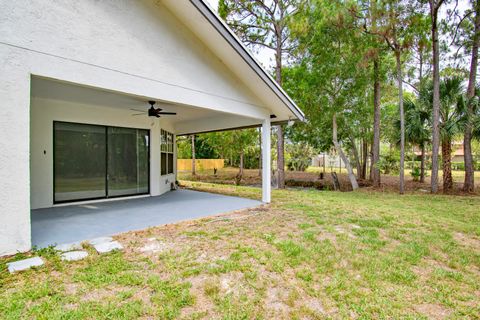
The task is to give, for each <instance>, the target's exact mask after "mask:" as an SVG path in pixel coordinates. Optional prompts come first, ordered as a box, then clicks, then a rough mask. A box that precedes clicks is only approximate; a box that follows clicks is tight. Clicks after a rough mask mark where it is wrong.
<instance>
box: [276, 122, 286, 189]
mask: <svg viewBox="0 0 480 320" xmlns="http://www.w3.org/2000/svg"><path fill="white" fill-rule="evenodd" d="M277 187H278V188H279V189H285V153H284V142H283V127H282V126H277Z"/></svg>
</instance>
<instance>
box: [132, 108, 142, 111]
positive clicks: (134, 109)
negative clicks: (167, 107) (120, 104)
mask: <svg viewBox="0 0 480 320" xmlns="http://www.w3.org/2000/svg"><path fill="white" fill-rule="evenodd" d="M130 110H132V111H138V112H145V110H140V109H133V108H130Z"/></svg>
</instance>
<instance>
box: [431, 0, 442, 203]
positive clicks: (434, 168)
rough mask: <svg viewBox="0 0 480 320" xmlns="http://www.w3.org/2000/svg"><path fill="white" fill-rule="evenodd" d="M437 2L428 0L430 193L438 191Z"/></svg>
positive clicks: (438, 66) (438, 53)
mask: <svg viewBox="0 0 480 320" xmlns="http://www.w3.org/2000/svg"><path fill="white" fill-rule="evenodd" d="M438 9H439V6H438V3H437V1H435V0H430V16H431V19H432V55H433V103H432V105H433V114H432V177H431V182H430V188H431V192H432V193H436V192H438V149H439V147H440V127H439V125H440V63H439V60H440V52H439V44H438V25H437V23H438V22H437V20H438V19H437V18H438Z"/></svg>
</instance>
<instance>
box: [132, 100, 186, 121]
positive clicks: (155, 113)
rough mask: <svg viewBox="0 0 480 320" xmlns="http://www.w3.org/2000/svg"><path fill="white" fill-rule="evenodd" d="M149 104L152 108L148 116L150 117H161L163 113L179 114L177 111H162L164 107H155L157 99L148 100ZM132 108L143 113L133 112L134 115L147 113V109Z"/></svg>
mask: <svg viewBox="0 0 480 320" xmlns="http://www.w3.org/2000/svg"><path fill="white" fill-rule="evenodd" d="M148 104H150V108H149V109H148V116H149V117H156V118H160V117H161V116H162V115H176V114H177V113H176V112H162V110H163V109H161V108H155V107H154V105H155V101H153V100H151V101H148ZM130 110H133V111H139V112H141V113H136V114H132V116H139V115H143V114H145V113H146V112H145V111H142V110H137V109H130Z"/></svg>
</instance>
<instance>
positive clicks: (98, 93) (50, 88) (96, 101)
mask: <svg viewBox="0 0 480 320" xmlns="http://www.w3.org/2000/svg"><path fill="white" fill-rule="evenodd" d="M31 97H32V98H39V99H51V100H58V101H65V102H73V103H78V104H82V105H88V106H98V107H105V108H115V109H120V110H122V112H124V113H125V115H126V116H132V115H133V114H137V113H139V112H138V111H135V110H132V109H136V110H144V111H145V112H146V111H147V110H148V108H149V105H148V101H149V100H155V99H153V98H151V97H142V96H135V95H129V94H124V93H119V92H113V91H107V90H102V89H98V88H94V87H87V86H81V85H77V84H72V83H67V82H61V81H56V80H51V79H46V78H40V77H33V78H32V84H31ZM156 101H157V104H156V107H159V108H162V109H164V110H163V111H168V112H176V113H177V114H176V115H172V116H165V119H167V120H168V121H169V122H170V123H171V124H172V125H173V127H175V129H176V133H177V134H178V135H182V134H190V133H198V132H207V131H215V130H223V129H231V128H237V127H248V126H257V125H259V124H260V120H258V119H252V118H249V117H243V116H240V115H238V114H235V113H226V112H220V111H216V110H210V109H207V108H201V107H196V106H189V105H184V104H175V103H171V102H167V101H161V100H156ZM140 116H141V115H140ZM145 117H146V115H145Z"/></svg>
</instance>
